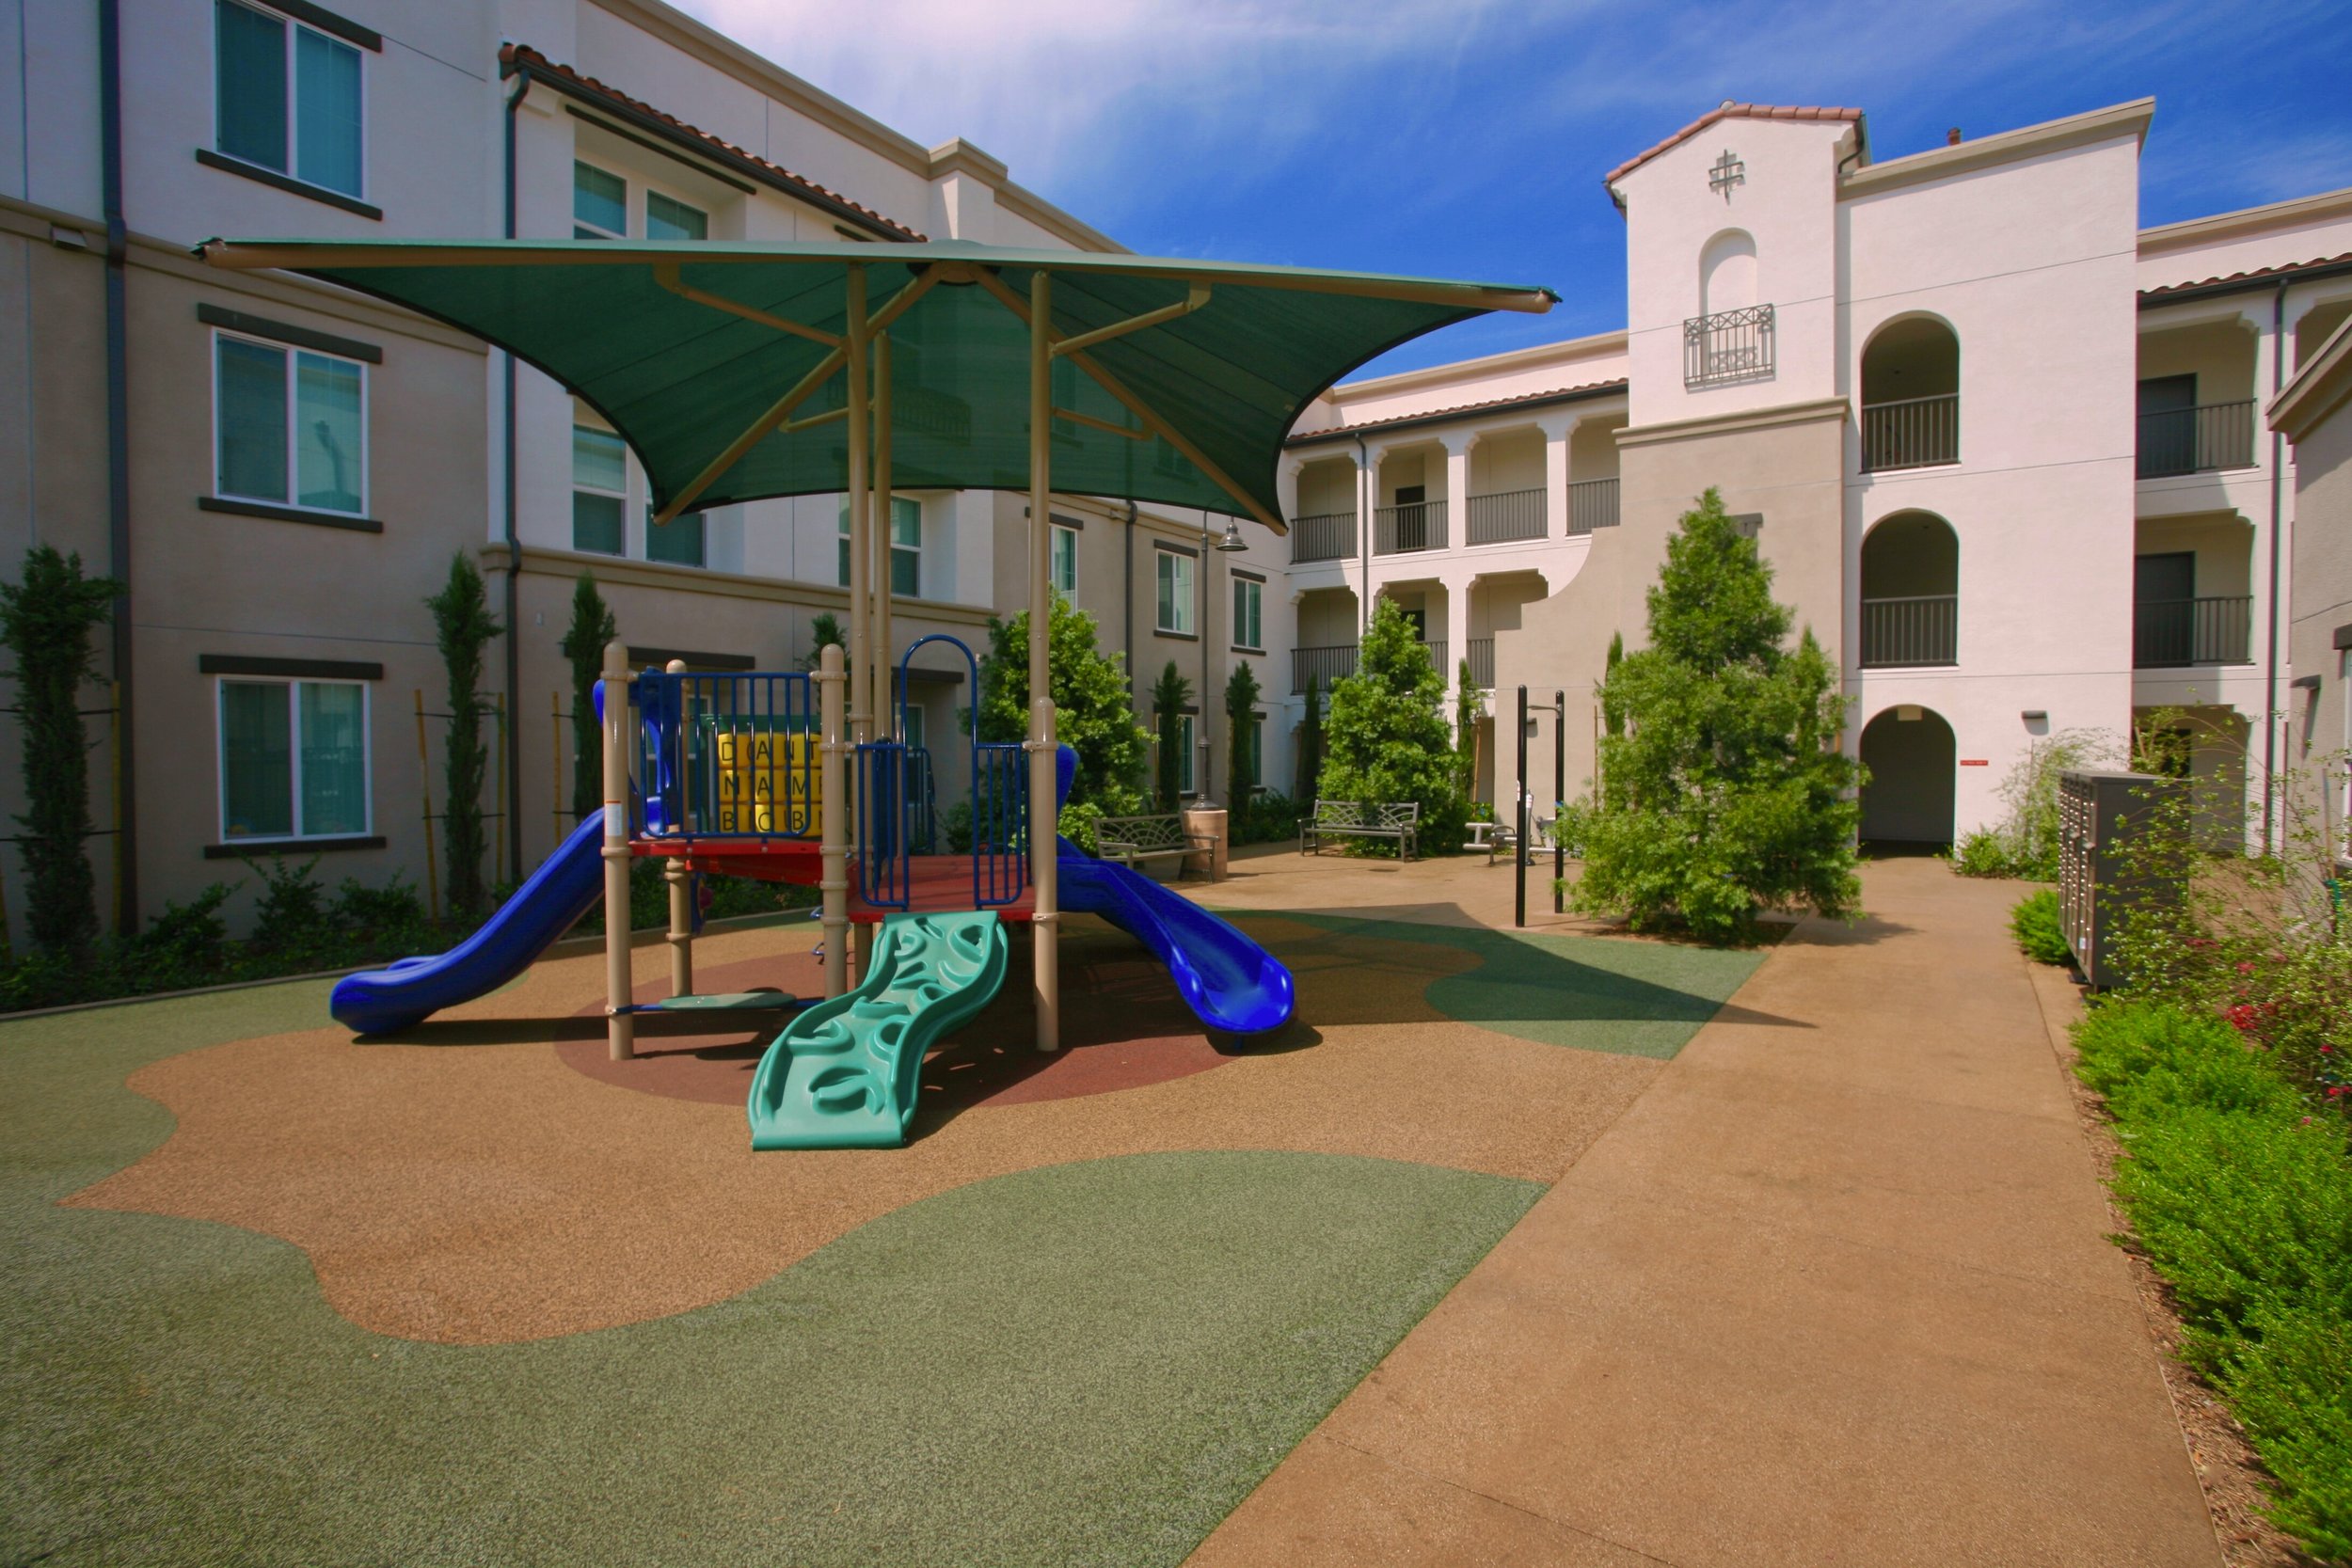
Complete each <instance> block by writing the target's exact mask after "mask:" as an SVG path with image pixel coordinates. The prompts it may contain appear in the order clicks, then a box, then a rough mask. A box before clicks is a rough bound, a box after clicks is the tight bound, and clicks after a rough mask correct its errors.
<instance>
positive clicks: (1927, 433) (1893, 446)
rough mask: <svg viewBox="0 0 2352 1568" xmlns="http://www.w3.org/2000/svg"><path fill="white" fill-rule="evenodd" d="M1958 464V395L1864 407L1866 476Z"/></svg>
mask: <svg viewBox="0 0 2352 1568" xmlns="http://www.w3.org/2000/svg"><path fill="white" fill-rule="evenodd" d="M1959 461H1960V394H1959V393H1957V392H1947V393H1943V394H1941V395H1939V396H1935V397H1924V398H1901V399H1898V400H1896V401H1894V402H1891V403H1875V404H1863V407H1862V471H1863V472H1864V473H1866V474H1883V473H1887V472H1890V471H1892V470H1894V469H1897V468H1928V467H1934V466H1936V465H1937V464H1939V463H1957V462H1959Z"/></svg>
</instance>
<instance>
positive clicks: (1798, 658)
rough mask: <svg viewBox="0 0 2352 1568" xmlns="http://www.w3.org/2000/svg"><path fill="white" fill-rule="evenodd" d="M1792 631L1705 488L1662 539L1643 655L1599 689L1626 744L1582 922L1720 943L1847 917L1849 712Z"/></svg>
mask: <svg viewBox="0 0 2352 1568" xmlns="http://www.w3.org/2000/svg"><path fill="white" fill-rule="evenodd" d="M1793 620H1794V616H1793V614H1792V612H1791V611H1790V610H1788V608H1787V607H1786V606H1784V605H1779V604H1775V603H1774V602H1773V601H1772V572H1771V570H1770V568H1768V567H1767V566H1765V564H1764V563H1763V562H1762V561H1761V560H1760V559H1759V558H1758V557H1757V555H1756V543H1755V541H1754V540H1751V539H1748V538H1745V537H1743V536H1742V535H1741V534H1740V531H1739V528H1738V526H1737V525H1735V524H1734V523H1733V522H1732V520H1731V518H1730V516H1729V515H1728V514H1726V513H1725V512H1724V504H1723V498H1722V497H1721V496H1720V495H1718V494H1717V493H1716V492H1715V491H1714V490H1712V489H1709V490H1708V492H1707V493H1706V495H1705V496H1703V497H1701V498H1700V501H1699V505H1698V507H1697V509H1696V510H1694V511H1691V512H1686V513H1684V514H1683V515H1682V525H1681V531H1679V532H1678V533H1677V534H1676V535H1675V536H1674V537H1673V538H1672V539H1670V540H1668V541H1667V545H1666V562H1665V564H1664V566H1663V567H1661V569H1660V572H1659V578H1658V583H1657V585H1656V586H1655V587H1653V588H1652V589H1651V590H1650V591H1649V646H1648V647H1647V648H1645V649H1643V650H1641V651H1640V652H1637V653H1630V654H1627V655H1625V656H1624V657H1623V658H1622V659H1621V660H1620V661H1619V662H1618V664H1617V666H1616V667H1615V669H1613V671H1611V672H1610V674H1609V677H1608V679H1607V681H1606V682H1605V683H1604V685H1603V687H1602V692H1601V704H1602V709H1603V711H1604V712H1614V713H1616V714H1618V715H1621V716H1622V719H1623V721H1624V725H1625V732H1626V733H1624V734H1622V735H1611V736H1607V737H1605V738H1604V739H1603V740H1602V742H1601V779H1602V786H1601V789H1600V794H1599V799H1598V801H1597V805H1596V808H1595V810H1594V812H1593V814H1592V816H1591V817H1590V818H1589V820H1588V821H1587V822H1586V824H1585V847H1584V875H1583V878H1582V879H1581V880H1580V881H1578V882H1577V883H1576V884H1575V887H1574V889H1573V896H1574V898H1575V901H1576V905H1577V907H1578V908H1579V909H1581V910H1585V911H1592V912H1596V913H1607V914H1618V915H1623V916H1625V917H1627V919H1628V920H1629V922H1630V924H1631V925H1632V926H1633V927H1635V928H1636V929H1655V928H1659V927H1684V928H1687V929H1689V930H1691V931H1692V932H1693V933H1695V934H1697V935H1699V936H1702V937H1705V938H1707V939H1708V940H1710V941H1731V940H1738V939H1741V938H1744V937H1747V936H1749V935H1750V934H1751V933H1752V931H1753V928H1754V924H1755V918H1756V911H1757V910H1758V909H1759V908H1762V907H1772V908H1788V907H1804V908H1810V909H1813V910H1816V911H1820V913H1823V914H1842V913H1844V912H1845V911H1848V910H1850V909H1851V908H1852V907H1853V903H1854V900H1855V898H1856V897H1857V896H1859V895H1860V892H1861V886H1860V883H1859V881H1858V880H1857V879H1856V878H1855V876H1854V847H1853V836H1854V830H1855V828H1856V826H1857V825H1858V823H1859V821H1860V816H1861V808H1860V806H1859V804H1858V803H1857V802H1856V800H1855V799H1854V791H1855V789H1856V787H1857V786H1858V784H1860V783H1861V768H1860V767H1859V766H1858V765H1857V764H1856V763H1855V761H1854V760H1853V759H1852V758H1851V757H1849V756H1847V755H1846V754H1845V753H1844V752H1840V751H1839V750H1838V749H1837V742H1838V736H1839V734H1840V732H1841V731H1842V730H1843V729H1844V727H1845V721H1846V700H1845V699H1844V698H1843V697H1842V696H1840V695H1839V694H1838V691H1837V673H1836V670H1835V669H1833V668H1832V667H1831V665H1830V662H1829V660H1828V658H1827V657H1824V656H1823V654H1822V652H1821V649H1820V644H1818V643H1817V642H1815V641H1814V640H1813V634H1812V632H1811V631H1810V630H1807V631H1805V632H1804V634H1803V635H1802V636H1800V637H1799V638H1798V641H1797V646H1796V647H1795V648H1794V649H1793V650H1791V649H1788V648H1786V647H1784V646H1783V644H1784V642H1785V641H1787V639H1788V629H1789V626H1790V625H1791V623H1792V621H1793Z"/></svg>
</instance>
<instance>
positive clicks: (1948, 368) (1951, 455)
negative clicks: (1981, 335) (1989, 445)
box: [1862, 316, 1960, 473]
mask: <svg viewBox="0 0 2352 1568" xmlns="http://www.w3.org/2000/svg"><path fill="white" fill-rule="evenodd" d="M1959 461H1960V339H1959V338H1958V337H1957V336H1955V335H1954V334H1953V332H1952V329H1951V327H1950V326H1948V325H1946V324H1945V323H1943V322H1941V321H1938V320H1937V319H1936V318H1935V317H1933V316H1904V317H1902V318H1901V319H1899V320H1897V321H1891V322H1888V323H1887V324H1886V325H1883V326H1882V327H1880V328H1879V329H1878V330H1877V331H1876V332H1874V333H1872V334H1871V335H1870V341H1868V342H1867V343H1866V344H1864V345H1863V349H1862V471H1863V472H1864V473H1882V472H1883V471H1885V470H1886V469H1889V468H1924V467H1930V466H1931V465H1933V464H1937V463H1957V462H1959Z"/></svg>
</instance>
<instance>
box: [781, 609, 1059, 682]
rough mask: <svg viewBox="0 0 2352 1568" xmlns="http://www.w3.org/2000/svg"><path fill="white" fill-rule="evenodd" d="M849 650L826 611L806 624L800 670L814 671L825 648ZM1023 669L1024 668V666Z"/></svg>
mask: <svg viewBox="0 0 2352 1568" xmlns="http://www.w3.org/2000/svg"><path fill="white" fill-rule="evenodd" d="M829 647H831V648H839V649H840V650H841V651H842V652H843V653H844V654H847V653H848V652H849V649H850V634H849V633H848V632H845V631H843V630H842V629H841V618H840V617H839V616H837V615H835V614H834V612H833V611H832V610H825V611H823V612H822V613H820V614H819V615H818V617H817V618H816V619H815V620H813V621H811V622H809V624H808V652H807V653H805V654H803V655H802V656H801V668H802V669H803V670H814V669H816V668H817V661H818V659H820V658H822V657H824V656H825V650H826V649H827V648H829ZM1024 668H1026V666H1024Z"/></svg>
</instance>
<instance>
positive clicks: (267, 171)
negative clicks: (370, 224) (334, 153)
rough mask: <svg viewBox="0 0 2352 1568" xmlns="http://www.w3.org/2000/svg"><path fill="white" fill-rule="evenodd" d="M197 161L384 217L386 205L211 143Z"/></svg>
mask: <svg viewBox="0 0 2352 1568" xmlns="http://www.w3.org/2000/svg"><path fill="white" fill-rule="evenodd" d="M196 161H197V162H198V163H199V164H202V165H203V166H205V167H206V168H216V169H219V170H220V171H221V172H222V173H223V174H240V175H243V176H244V177H245V178H246V179H247V180H258V181H260V182H262V184H264V185H275V186H277V187H278V189H279V190H281V191H288V192H291V193H293V194H294V195H295V196H307V197H309V198H310V199H311V200H313V201H324V202H325V203H326V205H328V206H329V207H341V208H342V210H343V211H344V212H346V213H357V214H359V215H360V216H361V217H363V218H373V219H374V220H375V221H376V222H378V223H381V222H383V221H384V209H383V208H381V207H376V206H373V205H371V204H369V203H368V202H365V201H362V200H360V199H359V198H357V197H351V196H345V195H344V194H343V193H342V192H341V191H330V190H328V189H327V188H326V186H325V185H313V184H311V183H310V182H309V181H307V180H296V179H295V178H294V176H293V175H291V174H280V173H278V171H277V170H276V169H274V168H263V167H262V166H261V165H259V164H248V163H246V161H245V160H244V159H243V158H231V157H230V156H229V154H228V153H226V152H215V151H214V150H212V149H211V148H209V147H199V148H198V149H197V150H196Z"/></svg>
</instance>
